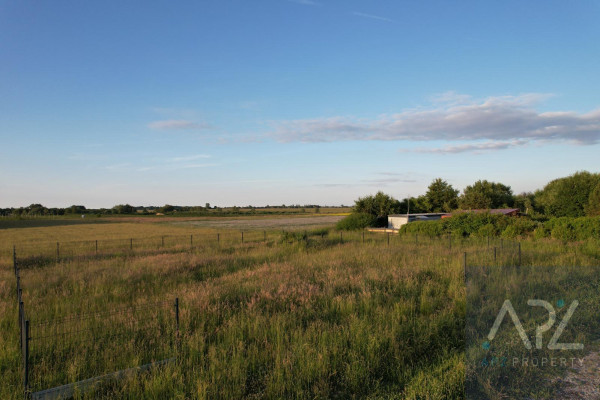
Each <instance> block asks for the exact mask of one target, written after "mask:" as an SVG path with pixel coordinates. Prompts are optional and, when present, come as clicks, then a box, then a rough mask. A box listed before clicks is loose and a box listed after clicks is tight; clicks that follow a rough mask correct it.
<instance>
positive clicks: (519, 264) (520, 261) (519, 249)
mask: <svg viewBox="0 0 600 400" xmlns="http://www.w3.org/2000/svg"><path fill="white" fill-rule="evenodd" d="M518 266H519V267H520V266H521V242H519V265H518Z"/></svg>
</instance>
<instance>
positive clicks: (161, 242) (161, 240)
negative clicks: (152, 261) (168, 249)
mask: <svg viewBox="0 0 600 400" xmlns="http://www.w3.org/2000/svg"><path fill="white" fill-rule="evenodd" d="M160 244H161V247H165V237H164V236H161V237H160Z"/></svg>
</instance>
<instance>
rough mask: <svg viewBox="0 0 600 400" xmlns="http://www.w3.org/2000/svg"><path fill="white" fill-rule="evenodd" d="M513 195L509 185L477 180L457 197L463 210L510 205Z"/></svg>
mask: <svg viewBox="0 0 600 400" xmlns="http://www.w3.org/2000/svg"><path fill="white" fill-rule="evenodd" d="M513 204H514V197H513V193H512V189H511V188H510V186H506V185H504V184H502V183H497V182H488V181H487V180H479V181H477V182H475V183H474V184H473V185H471V186H467V187H466V188H465V190H464V191H463V194H462V196H461V197H460V199H459V206H460V208H461V209H463V210H472V209H490V208H501V207H512V206H513Z"/></svg>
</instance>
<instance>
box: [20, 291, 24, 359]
mask: <svg viewBox="0 0 600 400" xmlns="http://www.w3.org/2000/svg"><path fill="white" fill-rule="evenodd" d="M24 310H25V306H24V305H23V302H22V301H20V300H19V333H20V334H21V335H20V336H21V351H23V318H25V316H24V315H23V314H25V311H24Z"/></svg>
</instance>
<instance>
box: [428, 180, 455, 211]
mask: <svg viewBox="0 0 600 400" xmlns="http://www.w3.org/2000/svg"><path fill="white" fill-rule="evenodd" d="M424 200H425V207H426V208H427V211H429V212H449V211H452V210H454V209H456V208H457V207H458V190H456V189H454V188H453V187H452V185H450V184H449V183H448V182H446V181H445V180H443V179H442V178H437V179H434V180H433V182H431V184H430V185H429V187H428V188H427V193H425V199H424Z"/></svg>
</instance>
